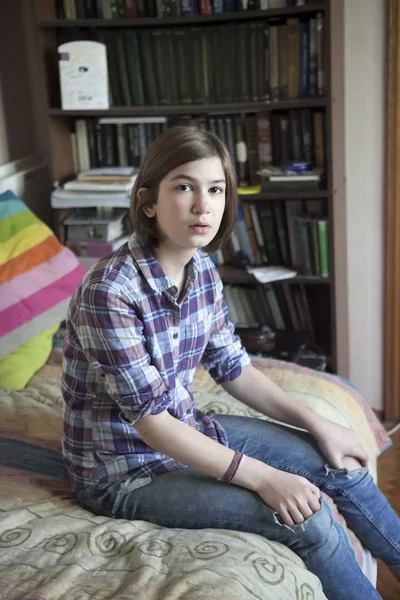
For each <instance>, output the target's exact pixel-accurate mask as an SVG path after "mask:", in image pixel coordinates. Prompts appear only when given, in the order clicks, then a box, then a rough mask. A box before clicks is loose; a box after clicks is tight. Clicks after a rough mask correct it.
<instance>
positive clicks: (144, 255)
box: [128, 234, 203, 296]
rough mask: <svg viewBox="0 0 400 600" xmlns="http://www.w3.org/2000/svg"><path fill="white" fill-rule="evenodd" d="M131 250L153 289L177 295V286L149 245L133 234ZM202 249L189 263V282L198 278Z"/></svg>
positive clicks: (130, 241) (129, 244)
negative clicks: (142, 243) (144, 244)
mask: <svg viewBox="0 0 400 600" xmlns="http://www.w3.org/2000/svg"><path fill="white" fill-rule="evenodd" d="M128 246H129V250H130V252H131V255H132V257H133V260H134V261H135V263H136V265H137V267H138V269H139V271H141V272H142V274H143V276H144V277H145V279H146V281H147V283H148V284H149V285H150V287H151V289H152V290H154V291H155V292H158V293H163V292H165V291H167V290H168V291H169V292H170V293H171V294H172V295H173V296H176V295H177V292H178V291H177V289H176V286H175V285H174V284H173V282H172V281H171V280H170V279H169V278H168V277H167V276H166V274H165V273H164V269H163V268H162V266H161V265H160V263H159V262H158V260H157V259H156V258H155V256H154V254H153V252H152V251H151V249H150V248H149V247H148V246H143V245H141V244H140V242H139V240H138V239H137V237H136V236H135V234H133V235H132V236H131V237H130V239H129V242H128ZM202 255H203V251H202V250H197V252H195V254H194V255H193V258H192V260H191V261H190V262H189V265H188V283H189V284H192V282H193V281H195V279H196V278H197V275H198V273H199V271H200V268H201V258H202Z"/></svg>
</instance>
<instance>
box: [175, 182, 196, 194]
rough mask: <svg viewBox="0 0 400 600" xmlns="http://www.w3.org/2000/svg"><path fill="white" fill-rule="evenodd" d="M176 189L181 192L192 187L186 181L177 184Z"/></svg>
mask: <svg viewBox="0 0 400 600" xmlns="http://www.w3.org/2000/svg"><path fill="white" fill-rule="evenodd" d="M177 189H178V190H180V191H181V192H188V191H190V190H191V189H192V188H191V186H190V185H189V184H187V183H181V184H180V185H178V187H177Z"/></svg>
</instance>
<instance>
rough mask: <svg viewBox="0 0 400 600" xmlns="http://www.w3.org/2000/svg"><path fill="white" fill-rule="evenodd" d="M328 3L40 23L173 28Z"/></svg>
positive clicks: (320, 8) (288, 13) (287, 13)
mask: <svg viewBox="0 0 400 600" xmlns="http://www.w3.org/2000/svg"><path fill="white" fill-rule="evenodd" d="M325 10H326V4H325V2H315V3H313V4H307V5H305V6H288V7H284V8H274V9H269V10H247V11H235V12H230V13H219V14H215V15H194V16H192V17H190V16H181V17H164V18H162V19H160V18H158V17H137V18H133V19H130V18H126V19H125V18H124V19H79V20H74V21H68V20H66V19H52V20H49V21H48V20H45V21H39V23H38V25H39V27H40V28H42V29H46V28H60V29H61V28H62V29H65V28H70V27H169V26H171V25H182V26H185V25H191V24H198V23H221V22H222V23H224V22H226V21H229V22H231V21H249V20H251V19H268V18H274V17H292V16H293V17H295V16H296V15H303V14H307V13H315V12H325Z"/></svg>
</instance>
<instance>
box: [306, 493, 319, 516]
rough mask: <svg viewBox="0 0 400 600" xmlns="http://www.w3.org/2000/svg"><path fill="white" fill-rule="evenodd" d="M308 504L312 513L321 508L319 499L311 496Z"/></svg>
mask: <svg viewBox="0 0 400 600" xmlns="http://www.w3.org/2000/svg"><path fill="white" fill-rule="evenodd" d="M308 506H309V507H310V510H311V511H312V512H313V513H316V512H318V511H319V510H320V508H321V500H320V499H319V498H316V497H315V496H313V497H311V498H310V499H309V500H308Z"/></svg>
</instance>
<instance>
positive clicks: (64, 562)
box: [0, 359, 389, 600]
mask: <svg viewBox="0 0 400 600" xmlns="http://www.w3.org/2000/svg"><path fill="white" fill-rule="evenodd" d="M254 364H255V365H256V366H257V367H258V368H261V369H262V370H265V371H266V372H267V374H268V375H269V376H270V377H271V378H272V379H274V381H276V382H277V383H278V384H279V385H280V386H281V387H283V388H284V389H285V390H287V391H288V392H289V393H290V394H293V395H294V396H295V397H297V398H298V399H299V400H300V401H301V402H302V403H304V404H306V405H307V406H309V407H310V408H311V409H312V410H315V411H316V412H319V413H320V414H323V415H324V416H326V417H328V418H330V419H331V420H333V421H336V422H338V423H341V424H343V425H346V426H350V427H352V428H354V429H355V430H356V431H357V433H358V435H359V436H360V439H361V441H362V443H363V445H364V447H365V449H366V450H367V452H368V455H369V458H370V468H371V471H372V473H373V474H374V476H375V475H376V456H377V454H378V453H379V452H380V451H381V450H382V449H383V448H384V447H385V446H386V445H388V444H389V438H388V437H387V435H386V433H385V431H384V429H383V427H382V426H381V425H380V423H379V422H378V421H377V419H376V418H375V416H374V415H373V413H372V411H371V409H370V408H369V407H368V406H367V405H366V403H365V401H364V400H363V398H362V397H361V396H360V395H359V394H358V393H357V391H356V390H354V389H353V388H352V387H351V386H350V385H348V384H347V383H345V382H342V381H340V380H338V379H337V378H335V377H333V376H330V375H326V374H322V373H317V372H314V371H309V370H307V369H303V368H299V367H296V366H295V365H290V364H288V363H281V362H276V361H265V360H257V359H256V360H254ZM194 393H195V397H196V404H197V406H198V407H199V408H200V409H202V410H205V411H213V412H215V413H229V414H236V415H246V416H249V415H251V416H257V417H260V418H265V417H261V416H260V415H259V414H258V413H255V412H254V411H252V410H251V409H248V408H247V407H245V406H244V405H242V404H240V403H239V402H237V401H236V400H234V399H233V398H231V397H230V396H228V395H227V394H226V393H225V392H224V391H223V390H222V388H220V387H218V386H216V385H215V384H214V382H213V381H212V380H211V379H210V377H209V376H208V374H207V373H206V372H204V371H203V370H200V369H199V371H198V373H197V375H196V378H195V382H194ZM61 429H62V399H61V395H60V377H59V367H58V366H50V365H47V366H45V367H44V368H43V369H42V370H41V371H40V372H39V373H38V374H37V375H35V376H34V377H33V378H32V380H31V381H30V383H29V385H28V387H27V388H26V389H25V390H23V391H21V392H9V391H7V390H0V436H1V437H0V599H4V600H17V599H18V600H89V599H91V598H93V599H96V600H108V599H111V598H113V599H115V600H128V598H129V599H137V600H139V599H140V600H181V599H189V598H190V599H192V598H199V599H200V598H207V600H222V599H226V600H228V599H229V600H236V599H237V600H239V599H240V600H256V599H257V600H261V599H262V600H272V599H274V600H275V599H276V598H279V599H282V600H285V599H288V600H289V599H296V600H312V599H314V600H322V599H323V598H325V596H324V594H323V592H322V589H321V585H320V583H319V581H318V579H317V578H316V577H315V576H314V575H312V574H311V573H310V572H308V571H307V570H306V568H305V566H304V564H303V562H302V561H301V559H300V558H299V557H297V556H296V555H295V554H294V553H293V552H291V551H290V550H288V549H287V548H285V547H284V546H282V545H281V544H278V543H274V542H270V541H268V540H265V539H264V538H262V537H260V536H257V535H254V534H245V533H239V532H232V531H217V530H207V529H206V530H202V531H189V530H184V529H164V528H161V527H158V526H155V525H153V524H150V523H146V522H143V521H132V522H129V521H125V520H113V519H108V518H104V517H96V516H94V515H93V514H91V513H89V512H88V511H86V510H84V509H83V508H81V507H80V506H78V505H77V503H76V502H75V500H74V497H73V495H72V493H71V491H70V489H69V486H68V482H67V478H66V472H65V468H64V465H63V461H62V457H61V453H60V439H61ZM331 505H332V503H331ZM333 509H334V510H335V515H336V518H337V519H338V520H341V521H342V522H343V520H342V519H341V517H340V515H339V514H338V513H337V511H336V509H335V507H334V506H333ZM346 531H347V534H348V536H349V539H350V541H351V544H352V546H353V548H354V550H355V552H356V556H357V559H358V560H359V561H360V564H361V563H362V557H363V553H362V548H361V545H360V543H359V541H358V540H357V539H356V538H355V536H354V535H353V534H352V533H351V532H350V531H348V530H346Z"/></svg>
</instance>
